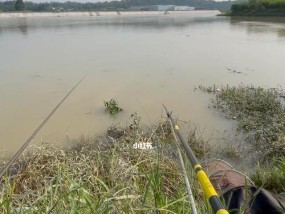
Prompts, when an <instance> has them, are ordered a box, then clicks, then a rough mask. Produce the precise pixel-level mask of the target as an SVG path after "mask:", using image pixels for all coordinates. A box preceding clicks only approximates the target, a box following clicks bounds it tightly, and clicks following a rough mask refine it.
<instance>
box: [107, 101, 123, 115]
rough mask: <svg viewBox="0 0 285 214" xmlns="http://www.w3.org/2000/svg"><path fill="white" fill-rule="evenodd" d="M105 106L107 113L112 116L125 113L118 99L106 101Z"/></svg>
mask: <svg viewBox="0 0 285 214" xmlns="http://www.w3.org/2000/svg"><path fill="white" fill-rule="evenodd" d="M104 105H105V111H106V112H108V113H109V114H111V115H114V114H117V113H119V112H120V111H123V109H122V108H120V107H119V104H118V101H117V100H116V99H110V100H109V101H104Z"/></svg>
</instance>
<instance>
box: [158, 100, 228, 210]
mask: <svg viewBox="0 0 285 214" xmlns="http://www.w3.org/2000/svg"><path fill="white" fill-rule="evenodd" d="M163 107H164V109H165V111H166V115H167V117H168V119H169V121H170V123H171V125H172V126H173V127H174V130H175V134H176V135H177V136H178V138H179V140H180V142H181V144H182V146H183V148H184V149H185V151H186V154H187V157H188V159H189V161H190V163H191V165H192V167H193V170H194V172H195V173H196V177H197V179H198V181H199V183H200V185H201V187H202V189H203V192H204V195H205V197H206V200H207V201H208V202H209V204H210V205H211V207H212V209H213V210H214V212H215V214H229V212H228V211H227V210H225V209H224V206H223V204H222V202H221V200H220V198H219V195H218V194H217V192H216V190H215V188H214V187H213V185H212V183H211V181H210V179H209V178H208V176H207V174H206V173H205V171H204V170H203V169H202V166H201V165H200V164H199V162H198V160H197V158H196V156H195V154H194V153H193V151H192V149H191V148H190V146H189V145H188V144H187V143H186V142H185V140H184V138H183V136H182V135H181V133H180V131H179V126H178V125H177V124H175V122H174V119H173V118H172V115H171V113H170V112H169V111H168V110H167V108H166V107H165V105H163ZM176 135H175V136H176Z"/></svg>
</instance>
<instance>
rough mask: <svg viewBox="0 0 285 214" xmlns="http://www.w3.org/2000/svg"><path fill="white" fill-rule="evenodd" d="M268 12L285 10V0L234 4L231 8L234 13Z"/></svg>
mask: <svg viewBox="0 0 285 214" xmlns="http://www.w3.org/2000/svg"><path fill="white" fill-rule="evenodd" d="M266 10H285V0H249V1H248V2H244V3H239V4H233V5H232V7H231V12H232V13H242V12H249V11H255V12H261V11H266ZM284 12H285V11H284Z"/></svg>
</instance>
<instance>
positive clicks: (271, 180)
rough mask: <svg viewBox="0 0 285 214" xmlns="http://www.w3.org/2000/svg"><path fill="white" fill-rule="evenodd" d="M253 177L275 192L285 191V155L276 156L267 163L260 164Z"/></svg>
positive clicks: (261, 184) (260, 184) (259, 184)
mask: <svg viewBox="0 0 285 214" xmlns="http://www.w3.org/2000/svg"><path fill="white" fill-rule="evenodd" d="M251 179H252V180H253V181H254V182H255V184H256V185H258V186H262V187H263V188H265V189H269V190H272V191H273V192H275V193H280V192H285V157H274V158H272V159H271V160H270V162H269V163H267V164H266V165H263V166H261V165H258V166H257V169H256V171H255V172H254V173H253V174H252V176H251Z"/></svg>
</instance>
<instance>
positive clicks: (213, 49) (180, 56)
mask: <svg viewBox="0 0 285 214" xmlns="http://www.w3.org/2000/svg"><path fill="white" fill-rule="evenodd" d="M277 35H278V36H279V38H278V37H277ZM283 36H284V23H283V22H282V21H276V22H274V21H272V20H271V21H267V20H262V21H261V20H252V19H231V18H228V17H215V16H213V14H212V13H209V14H208V15H207V14H206V15H203V16H201V14H200V15H191V16H187V15H180V16H175V15H167V16H165V15H159V16H144V17H139V16H129V17H124V16H114V17H103V16H100V17H46V18H43V17H42V18H26V19H22V18H20V19H17V18H7V19H1V20H0V118H1V120H0V142H1V144H0V146H1V148H0V149H5V150H8V151H13V150H15V149H16V148H18V147H19V145H21V143H22V142H24V141H25V140H26V138H27V136H29V135H30V133H32V132H33V130H34V128H35V127H36V126H37V125H38V124H39V123H40V122H41V121H42V119H43V118H44V117H45V116H46V115H47V114H48V112H49V111H50V110H51V109H52V108H53V107H54V106H55V105H56V104H57V102H58V101H59V100H60V99H61V98H62V97H63V96H64V95H65V94H66V92H67V91H68V90H69V89H70V88H71V87H72V86H73V85H74V83H75V82H77V81H78V80H79V79H80V78H82V76H84V75H86V74H88V77H87V79H86V80H85V81H84V82H83V83H82V84H81V85H80V87H79V88H78V89H77V90H76V91H75V93H73V94H72V95H71V96H70V97H69V98H68V99H67V101H66V103H64V104H63V106H62V107H61V108H60V109H59V111H58V112H57V113H56V114H55V115H54V117H53V118H52V119H51V120H50V121H49V122H48V123H47V124H46V126H45V127H44V129H43V130H42V131H41V132H40V133H39V135H38V137H37V138H36V139H35V142H40V141H45V142H52V143H60V142H65V141H68V140H69V139H72V138H75V137H78V136H80V135H84V136H86V137H92V136H94V135H96V134H100V133H102V132H103V131H104V130H106V128H107V127H109V126H110V125H111V124H117V123H122V124H125V123H126V121H128V120H129V117H130V114H131V113H134V112H138V113H139V115H141V116H142V118H143V122H146V123H147V124H152V123H154V122H155V121H158V120H160V119H161V114H162V113H161V112H162V105H161V104H162V103H163V104H165V105H167V107H168V108H169V109H170V110H173V111H174V112H175V116H178V117H179V118H180V119H182V120H184V121H191V124H194V125H197V126H199V127H200V129H201V130H205V131H204V133H205V135H210V134H211V133H212V131H213V130H216V131H220V132H223V131H224V130H226V132H227V134H228V135H232V134H233V132H232V128H233V121H231V120H226V119H224V118H223V117H222V116H221V115H220V114H219V113H218V112H215V111H213V110H211V109H210V110H209V108H208V105H209V99H210V96H209V95H207V94H206V95H205V94H202V93H200V92H198V91H196V92H194V90H193V89H194V88H195V87H197V86H198V85H205V86H211V85H213V84H216V85H226V84H229V85H238V84H254V85H259V86H263V87H276V86H277V85H281V86H285V73H284V67H285V61H284V53H285V41H284V39H280V37H282V38H284V37H283ZM268 56H274V57H268ZM232 70H235V71H237V72H235V73H234V72H230V71H232ZM111 98H117V99H118V101H119V105H120V106H121V107H122V108H123V109H124V112H122V113H120V114H119V116H118V117H117V118H115V119H114V118H110V117H108V115H106V114H105V113H104V103H103V101H104V100H108V99H111Z"/></svg>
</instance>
